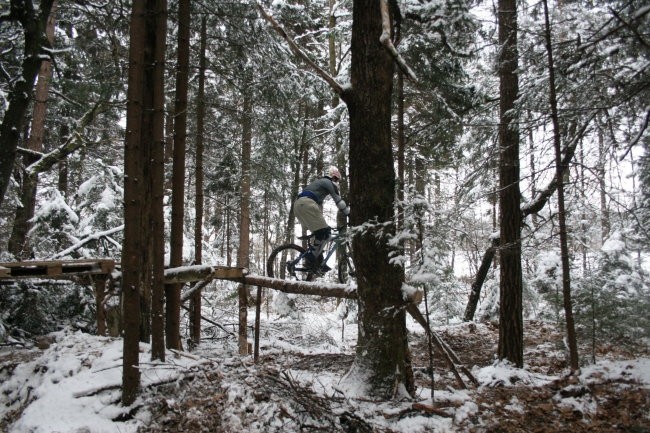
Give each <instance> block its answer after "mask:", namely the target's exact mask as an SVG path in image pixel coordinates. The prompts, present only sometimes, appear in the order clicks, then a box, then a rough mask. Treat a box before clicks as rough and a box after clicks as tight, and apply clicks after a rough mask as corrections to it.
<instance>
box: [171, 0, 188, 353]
mask: <svg viewBox="0 0 650 433" xmlns="http://www.w3.org/2000/svg"><path fill="white" fill-rule="evenodd" d="M189 58H190V0H180V1H179V4H178V65H177V70H176V102H175V104H174V150H173V154H174V160H173V175H172V222H171V252H170V263H169V264H170V266H172V267H177V266H180V265H182V263H183V214H184V210H185V143H186V139H187V88H188V74H189ZM165 298H166V300H167V303H166V305H165V307H166V314H165V316H166V322H165V330H166V333H165V336H166V340H167V348H169V349H177V350H180V349H181V335H180V319H181V305H180V299H181V288H180V286H179V285H177V284H173V285H167V286H166V287H165Z"/></svg>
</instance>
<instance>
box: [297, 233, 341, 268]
mask: <svg viewBox="0 0 650 433" xmlns="http://www.w3.org/2000/svg"><path fill="white" fill-rule="evenodd" d="M333 230H334V231H335V233H333V234H332V235H330V237H329V239H327V240H326V241H325V242H326V243H327V244H326V248H325V249H324V251H327V254H325V255H324V256H323V262H322V263H327V261H328V260H329V259H330V257H332V255H333V254H334V253H335V252H336V250H337V249H338V247H339V246H341V245H344V244H345V243H346V242H347V239H346V237H345V232H346V230H345V227H337V228H335V229H333ZM298 239H302V240H305V239H306V240H307V246H308V247H311V246H312V245H313V239H314V235H313V233H312V234H310V235H308V236H301V237H299V238H298ZM309 251H310V248H307V249H306V251H305V252H304V253H302V254H300V255H299V256H298V257H297V258H296V259H295V260H293V261H292V262H288V263H287V268H288V270H289V272H291V273H293V272H294V271H295V270H298V271H308V269H306V268H303V267H298V268H296V265H297V264H298V263H300V261H301V260H302V259H304V258H305V256H306V255H307V253H309Z"/></svg>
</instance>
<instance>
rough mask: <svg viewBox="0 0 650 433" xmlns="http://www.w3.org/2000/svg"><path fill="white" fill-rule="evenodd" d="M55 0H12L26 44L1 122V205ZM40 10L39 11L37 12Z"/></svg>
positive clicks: (41, 59)
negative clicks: (20, 72)
mask: <svg viewBox="0 0 650 433" xmlns="http://www.w3.org/2000/svg"><path fill="white" fill-rule="evenodd" d="M53 3H54V0H41V4H40V7H39V8H38V10H36V9H35V8H34V4H33V2H32V0H25V1H18V0H11V8H10V10H11V13H10V15H9V19H12V20H15V21H19V22H20V23H21V25H22V27H23V33H24V48H23V60H22V65H21V71H22V75H21V77H20V79H17V80H15V85H14V87H13V88H12V89H11V90H10V91H9V97H8V100H9V106H8V107H7V110H6V111H5V112H4V117H3V119H2V124H0V207H1V206H2V203H3V201H4V197H5V194H6V192H7V188H8V186H9V180H10V179H11V173H12V171H13V168H14V162H15V160H16V149H17V147H18V141H19V140H20V131H22V130H23V125H24V123H25V112H26V111H27V108H28V106H29V101H30V98H31V94H32V87H33V85H34V80H35V79H36V75H37V74H38V71H39V69H40V67H41V63H42V61H43V60H44V56H43V55H42V47H47V46H49V42H48V40H47V36H46V34H45V29H46V26H47V20H48V18H49V16H50V10H51V9H52V4H53ZM37 13H38V15H37Z"/></svg>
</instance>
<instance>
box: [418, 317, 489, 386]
mask: <svg viewBox="0 0 650 433" xmlns="http://www.w3.org/2000/svg"><path fill="white" fill-rule="evenodd" d="M406 311H408V312H409V314H410V315H411V317H413V318H414V319H415V321H416V322H418V323H419V324H420V325H421V326H422V327H423V328H424V330H425V331H427V332H429V333H431V337H432V339H431V340H432V342H433V343H434V344H435V346H436V347H437V348H438V349H439V350H440V352H441V353H442V355H443V356H444V357H445V360H446V361H447V365H448V366H449V369H450V370H451V371H452V373H453V374H454V376H455V377H456V380H457V381H458V384H459V385H460V387H461V388H462V389H467V385H466V384H465V382H464V381H463V379H462V378H461V377H460V374H459V373H458V370H459V369H460V371H462V372H463V374H465V376H467V377H468V378H469V380H471V381H472V383H474V385H478V381H477V380H476V378H475V377H474V375H472V373H471V372H470V371H469V370H468V369H467V367H465V366H464V365H462V364H461V362H460V359H459V358H458V356H457V355H456V353H455V352H454V351H453V350H452V349H451V347H449V345H448V344H447V343H445V342H444V340H443V339H442V338H440V336H439V335H438V334H436V333H435V332H434V330H433V329H431V328H429V326H428V325H427V320H426V319H425V318H424V316H422V313H421V312H420V310H418V308H417V306H416V305H415V304H409V305H408V306H407V307H406Z"/></svg>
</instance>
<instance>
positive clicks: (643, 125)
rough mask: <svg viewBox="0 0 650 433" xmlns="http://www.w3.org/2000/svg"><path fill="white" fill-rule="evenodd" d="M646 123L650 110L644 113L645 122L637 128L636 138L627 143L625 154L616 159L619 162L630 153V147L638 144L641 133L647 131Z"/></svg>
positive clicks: (649, 117) (649, 116)
mask: <svg viewBox="0 0 650 433" xmlns="http://www.w3.org/2000/svg"><path fill="white" fill-rule="evenodd" d="M648 122H650V110H648V111H646V113H645V120H644V121H643V124H642V125H641V128H639V133H638V134H637V135H636V137H634V138H633V139H632V141H630V142H629V143H628V145H627V149H625V153H624V154H623V155H621V157H620V158H619V159H618V160H619V161H623V160H624V159H625V157H626V156H627V154H628V153H630V150H631V149H632V147H633V146H634V145H636V144H637V143H638V142H639V140H641V137H642V136H643V133H644V132H645V130H646V129H648Z"/></svg>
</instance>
